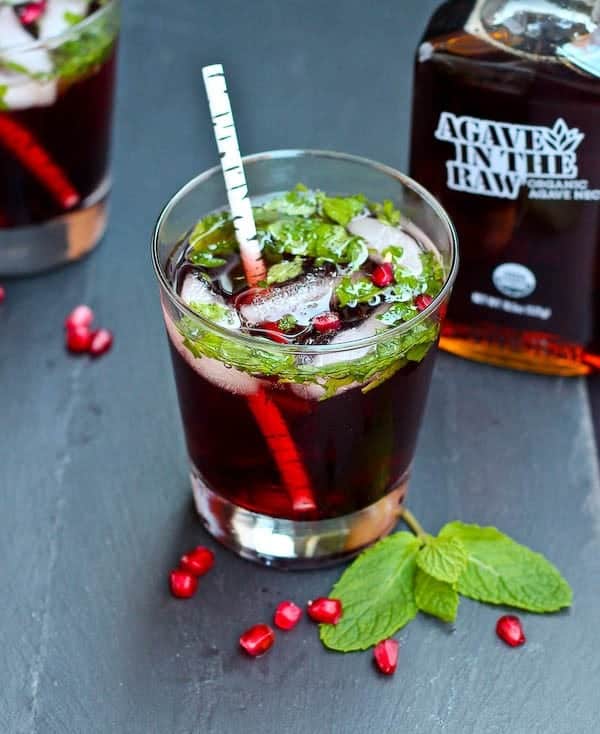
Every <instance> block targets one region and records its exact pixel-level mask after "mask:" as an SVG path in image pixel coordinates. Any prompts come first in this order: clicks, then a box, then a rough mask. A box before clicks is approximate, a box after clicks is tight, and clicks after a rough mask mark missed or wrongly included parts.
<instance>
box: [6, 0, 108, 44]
mask: <svg viewBox="0 0 600 734" xmlns="http://www.w3.org/2000/svg"><path fill="white" fill-rule="evenodd" d="M119 2H120V0H107V2H106V4H105V5H102V6H100V7H99V8H98V9H97V10H94V12H93V13H90V15H87V16H86V17H85V18H84V19H83V20H82V21H80V22H79V23H76V24H75V25H73V26H69V28H65V29H64V30H62V31H61V32H60V33H57V34H56V35H54V36H49V37H48V38H32V39H31V41H27V43H17V44H15V45H14V46H3V45H2V43H0V54H2V52H3V51H19V52H22V53H28V52H29V51H37V50H38V49H41V48H48V46H52V47H53V48H56V47H57V46H61V45H62V43H63V42H65V41H68V40H69V38H70V37H71V36H72V35H73V34H74V33H78V32H79V31H80V30H82V29H84V30H85V28H86V27H87V26H88V25H91V24H92V23H94V22H95V21H96V19H97V18H99V17H100V16H102V15H104V14H105V13H108V12H109V11H110V10H111V9H112V8H113V7H114V6H115V5H117V4H118V3H119ZM57 41H58V43H57Z"/></svg>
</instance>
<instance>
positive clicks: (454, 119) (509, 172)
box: [435, 112, 600, 201]
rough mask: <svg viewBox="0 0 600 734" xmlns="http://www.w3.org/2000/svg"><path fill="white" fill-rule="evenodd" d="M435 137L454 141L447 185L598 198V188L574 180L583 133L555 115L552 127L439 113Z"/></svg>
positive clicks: (502, 194) (512, 195) (472, 190)
mask: <svg viewBox="0 0 600 734" xmlns="http://www.w3.org/2000/svg"><path fill="white" fill-rule="evenodd" d="M435 137H436V138H437V139H438V140H440V141H443V142H447V143H452V144H453V145H454V158H453V159H450V160H448V161H447V163H446V169H447V181H446V182H447V186H448V188H450V189H453V190H454V191H463V192H465V193H469V194H478V195H480V196H493V197H498V198H503V199H517V197H518V196H519V194H520V193H521V189H522V188H523V187H527V189H528V196H529V198H530V199H555V200H556V199H562V200H580V201H598V200H600V190H593V189H590V188H589V182H588V181H587V180H581V179H578V176H579V165H578V160H577V151H578V148H579V146H580V145H581V143H582V142H583V140H584V138H585V134H584V133H583V132H581V131H580V130H579V129H578V128H576V127H572V128H570V127H569V126H568V125H567V123H566V122H565V120H563V119H562V118H559V119H558V120H556V122H555V123H554V124H553V125H552V126H551V127H549V126H544V125H521V124H518V123H509V122H498V121H495V120H486V119H482V118H479V117H470V116H468V115H455V114H454V113H452V112H442V114H441V115H440V119H439V122H438V126H437V129H436V131H435Z"/></svg>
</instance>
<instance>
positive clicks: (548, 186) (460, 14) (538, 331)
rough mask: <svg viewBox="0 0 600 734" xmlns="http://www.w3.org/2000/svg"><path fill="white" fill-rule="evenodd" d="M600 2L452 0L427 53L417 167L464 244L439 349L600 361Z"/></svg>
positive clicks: (577, 369) (556, 363)
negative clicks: (443, 207) (445, 210)
mask: <svg viewBox="0 0 600 734" xmlns="http://www.w3.org/2000/svg"><path fill="white" fill-rule="evenodd" d="M599 23H600V0H579V1H577V0H478V1H477V2H475V1H474V0H449V1H448V2H445V3H444V4H443V5H442V6H441V7H440V8H439V9H438V10H437V12H436V13H435V14H434V16H433V18H432V20H431V22H430V24H429V26H428V28H427V30H426V32H425V35H424V38H423V41H422V43H421V44H420V46H419V49H418V52H417V57H416V62H415V83H414V101H413V127H412V153H411V175H412V176H414V177H415V178H416V179H417V180H418V181H420V182H421V183H422V184H423V185H424V186H426V187H427V188H428V189H429V190H430V191H432V192H433V193H434V194H435V195H436V196H437V197H438V198H439V199H440V201H441V202H442V204H443V205H444V206H445V207H446V209H447V210H448V212H449V214H450V216H451V218H452V219H453V221H454V223H455V225H456V228H457V230H458V235H459V240H460V244H461V261H462V262H461V272H460V273H459V276H458V279H457V283H456V285H455V289H454V294H453V298H452V303H451V305H450V309H449V313H448V318H447V320H446V326H445V330H444V333H443V336H442V340H441V346H442V347H443V348H445V349H446V350H448V351H450V352H453V353H455V354H458V355H461V356H463V357H468V358H470V359H475V360H478V361H482V362H489V363H492V364H496V365H500V366H506V367H512V368H517V369H524V370H530V371H534V372H541V373H548V374H560V375H581V374H587V373H589V372H592V371H595V370H597V369H600V26H599Z"/></svg>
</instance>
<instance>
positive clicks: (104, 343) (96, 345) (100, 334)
mask: <svg viewBox="0 0 600 734" xmlns="http://www.w3.org/2000/svg"><path fill="white" fill-rule="evenodd" d="M112 343H113V335H112V334H111V332H110V331H109V330H108V329H98V331H94V332H93V334H92V342H91V344H90V354H91V355H92V356H94V357H98V356H100V355H101V354H104V352H108V350H109V349H110V348H111V347H112Z"/></svg>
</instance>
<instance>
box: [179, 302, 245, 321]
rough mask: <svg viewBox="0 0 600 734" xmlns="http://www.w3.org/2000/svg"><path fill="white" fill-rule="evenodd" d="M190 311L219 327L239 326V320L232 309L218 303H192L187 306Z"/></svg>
mask: <svg viewBox="0 0 600 734" xmlns="http://www.w3.org/2000/svg"><path fill="white" fill-rule="evenodd" d="M189 307H190V308H191V310H192V311H195V312H196V313H197V314H200V316H204V318H205V319H208V321H212V322H213V323H215V324H219V325H220V326H228V327H235V326H239V318H238V317H237V314H236V312H235V310H234V309H232V308H231V307H228V306H224V305H222V304H220V303H196V302H194V301H192V302H191V303H190V304H189Z"/></svg>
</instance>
